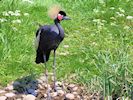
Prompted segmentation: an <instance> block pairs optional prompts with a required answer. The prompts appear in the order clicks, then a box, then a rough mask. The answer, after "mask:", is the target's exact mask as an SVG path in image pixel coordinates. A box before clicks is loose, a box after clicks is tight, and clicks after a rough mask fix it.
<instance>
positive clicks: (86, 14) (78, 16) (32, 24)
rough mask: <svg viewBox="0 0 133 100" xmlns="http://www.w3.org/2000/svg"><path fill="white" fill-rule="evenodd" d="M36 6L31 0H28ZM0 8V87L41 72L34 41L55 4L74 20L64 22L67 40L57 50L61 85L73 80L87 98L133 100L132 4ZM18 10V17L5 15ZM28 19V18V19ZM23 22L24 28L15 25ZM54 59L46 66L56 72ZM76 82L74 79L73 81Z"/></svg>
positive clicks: (73, 1) (13, 0)
mask: <svg viewBox="0 0 133 100" xmlns="http://www.w3.org/2000/svg"><path fill="white" fill-rule="evenodd" d="M30 1H32V0H30ZM0 2H1V7H0V8H1V9H0V12H1V17H0V18H1V19H2V18H4V19H6V21H4V22H1V24H0V26H1V29H0V52H1V53H0V84H2V85H5V84H7V83H8V82H10V81H12V80H15V79H16V78H18V77H20V75H21V76H24V75H27V74H30V73H35V74H37V75H38V74H40V73H42V72H43V69H42V67H40V66H41V65H36V64H35V63H34V60H35V50H34V47H33V39H34V35H35V31H36V29H37V28H38V25H36V22H39V23H43V24H48V23H49V24H51V23H53V21H52V20H50V19H49V18H48V16H47V9H48V8H49V7H50V6H51V5H52V4H60V5H61V6H62V7H63V9H64V10H65V11H66V12H67V15H68V16H70V17H71V18H72V20H71V21H69V22H68V21H64V22H62V23H61V24H62V26H63V27H64V29H65V34H66V37H65V40H64V41H63V43H62V44H61V45H60V47H59V49H58V50H57V65H58V66H57V73H58V79H65V78H68V77H72V76H74V79H73V80H71V81H73V82H78V83H82V84H84V85H85V86H86V87H87V90H88V91H89V92H95V91H99V92H100V93H102V94H103V95H104V98H106V97H109V96H110V97H109V98H111V96H112V97H114V95H116V97H131V95H130V94H131V87H132V86H133V68H132V67H133V60H132V58H133V18H132V17H133V8H132V6H133V2H132V0H123V1H122V0H107V1H105V0H63V1H62V0H45V1H43V0H33V3H27V2H23V1H19V0H4V1H0ZM16 10H20V14H21V15H20V16H10V15H9V16H4V15H3V12H4V11H6V12H8V11H13V12H15V11H16ZM25 13H29V15H27V16H25ZM16 19H19V20H21V23H13V20H16ZM52 60H53V58H52V55H51V57H50V61H49V62H48V66H50V67H49V70H50V71H51V66H52ZM75 77H76V78H75Z"/></svg>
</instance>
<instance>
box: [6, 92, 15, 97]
mask: <svg viewBox="0 0 133 100" xmlns="http://www.w3.org/2000/svg"><path fill="white" fill-rule="evenodd" d="M5 96H6V97H8V98H12V97H14V96H15V94H14V93H12V92H11V93H6V94H5Z"/></svg>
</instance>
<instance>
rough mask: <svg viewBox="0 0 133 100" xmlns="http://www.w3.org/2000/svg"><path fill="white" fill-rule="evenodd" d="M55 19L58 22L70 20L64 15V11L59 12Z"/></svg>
mask: <svg viewBox="0 0 133 100" xmlns="http://www.w3.org/2000/svg"><path fill="white" fill-rule="evenodd" d="M56 19H58V20H59V21H62V20H70V18H69V17H68V16H67V15H66V13H65V12H64V11H59V13H58V14H57V18H56Z"/></svg>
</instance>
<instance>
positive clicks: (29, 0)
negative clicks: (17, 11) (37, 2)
mask: <svg viewBox="0 0 133 100" xmlns="http://www.w3.org/2000/svg"><path fill="white" fill-rule="evenodd" d="M23 2H28V3H30V4H33V3H34V2H33V1H31V0H23Z"/></svg>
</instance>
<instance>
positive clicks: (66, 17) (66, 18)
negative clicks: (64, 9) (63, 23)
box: [63, 16, 71, 20]
mask: <svg viewBox="0 0 133 100" xmlns="http://www.w3.org/2000/svg"><path fill="white" fill-rule="evenodd" d="M63 20H71V18H69V17H68V16H64V17H63Z"/></svg>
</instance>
